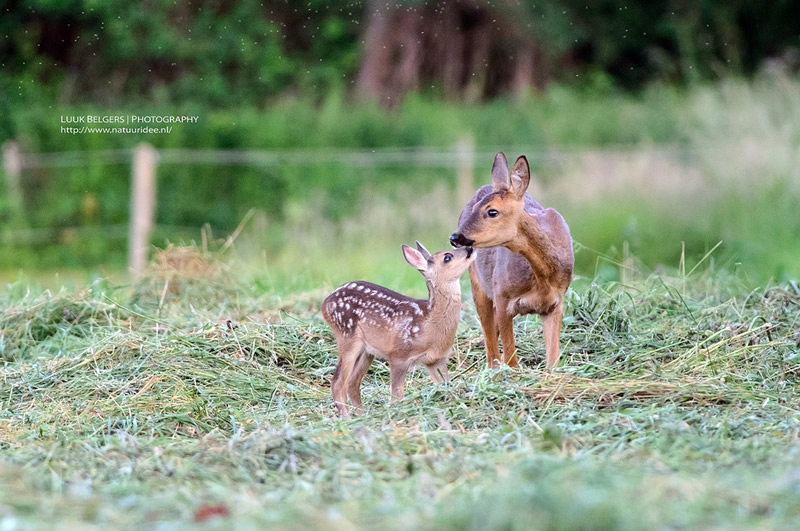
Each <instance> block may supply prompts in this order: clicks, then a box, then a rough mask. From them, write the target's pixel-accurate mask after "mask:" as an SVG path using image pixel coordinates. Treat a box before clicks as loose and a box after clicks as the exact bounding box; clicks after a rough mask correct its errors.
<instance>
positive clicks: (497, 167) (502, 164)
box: [492, 151, 511, 192]
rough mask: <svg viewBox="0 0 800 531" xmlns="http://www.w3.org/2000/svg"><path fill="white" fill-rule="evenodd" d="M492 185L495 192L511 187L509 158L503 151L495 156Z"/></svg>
mask: <svg viewBox="0 0 800 531" xmlns="http://www.w3.org/2000/svg"><path fill="white" fill-rule="evenodd" d="M492 186H493V187H494V191H495V192H500V191H504V190H508V189H510V188H511V183H510V182H509V181H508V160H506V156H505V154H504V153H503V152H502V151H501V152H500V153H498V154H497V155H495V156H494V164H492Z"/></svg>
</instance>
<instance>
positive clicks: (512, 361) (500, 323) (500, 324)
mask: <svg viewBox="0 0 800 531" xmlns="http://www.w3.org/2000/svg"><path fill="white" fill-rule="evenodd" d="M507 305H508V303H507V302H506V301H504V300H499V299H498V301H497V305H496V311H495V313H494V319H495V322H496V323H497V329H498V331H499V332H500V340H501V341H502V342H503V363H505V364H506V365H508V366H509V367H516V366H517V365H518V363H517V346H516V344H515V343H514V316H513V315H510V314H509V313H508V312H507V311H506V307H507Z"/></svg>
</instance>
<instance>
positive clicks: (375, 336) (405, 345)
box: [322, 281, 458, 358]
mask: <svg viewBox="0 0 800 531" xmlns="http://www.w3.org/2000/svg"><path fill="white" fill-rule="evenodd" d="M322 310H323V317H324V318H325V320H326V321H327V322H328V324H329V325H330V327H331V330H333V334H334V336H335V337H336V340H337V341H346V340H348V339H358V340H361V341H363V342H364V343H366V345H365V346H366V348H367V350H368V351H371V352H369V353H370V354H371V355H373V356H376V357H378V358H386V357H387V356H388V355H389V353H395V352H398V353H399V352H403V351H407V350H411V349H413V347H414V346H415V343H418V342H419V339H420V331H421V330H422V324H423V322H424V320H425V318H426V317H427V314H428V313H429V311H428V310H429V308H428V301H426V300H423V299H413V298H411V297H407V296H405V295H402V294H400V293H397V292H396V291H392V290H390V289H388V288H384V287H383V286H379V285H377V284H373V283H372V282H365V281H357V282H348V283H347V284H344V285H342V286H339V287H338V288H337V289H336V290H334V291H333V293H331V294H330V295H328V297H327V298H326V299H325V301H324V302H323V304H322ZM457 318H458V316H457V315H456V319H457Z"/></svg>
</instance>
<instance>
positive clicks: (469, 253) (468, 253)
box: [467, 247, 473, 258]
mask: <svg viewBox="0 0 800 531" xmlns="http://www.w3.org/2000/svg"><path fill="white" fill-rule="evenodd" d="M472 251H473V249H472V247H467V258H469V257H470V256H472Z"/></svg>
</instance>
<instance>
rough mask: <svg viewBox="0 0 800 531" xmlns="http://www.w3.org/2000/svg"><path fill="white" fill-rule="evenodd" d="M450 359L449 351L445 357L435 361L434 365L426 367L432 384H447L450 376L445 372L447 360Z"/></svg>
mask: <svg viewBox="0 0 800 531" xmlns="http://www.w3.org/2000/svg"><path fill="white" fill-rule="evenodd" d="M449 357H450V351H448V352H447V355H446V356H445V357H444V358H442V359H440V360H439V361H437V362H436V363H431V364H430V365H426V366H425V368H426V369H428V373H429V374H430V375H431V378H432V379H433V383H437V384H438V383H442V382H449V381H450V374H449V373H448V372H447V360H448V358H449Z"/></svg>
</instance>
